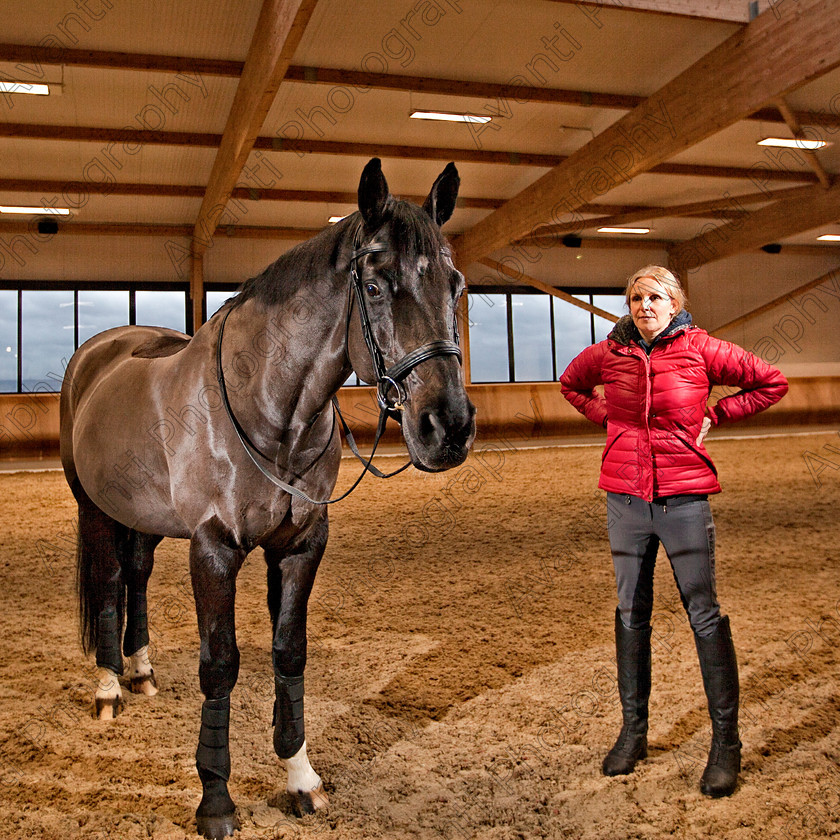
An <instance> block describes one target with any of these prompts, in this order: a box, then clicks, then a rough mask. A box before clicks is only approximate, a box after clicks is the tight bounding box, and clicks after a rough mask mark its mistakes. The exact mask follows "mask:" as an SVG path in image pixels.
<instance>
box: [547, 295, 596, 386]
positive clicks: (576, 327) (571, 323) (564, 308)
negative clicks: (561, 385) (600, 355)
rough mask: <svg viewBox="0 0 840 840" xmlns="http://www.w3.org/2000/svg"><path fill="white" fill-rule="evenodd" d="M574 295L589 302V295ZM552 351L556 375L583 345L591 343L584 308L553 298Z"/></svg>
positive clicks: (588, 320) (586, 314) (588, 319)
mask: <svg viewBox="0 0 840 840" xmlns="http://www.w3.org/2000/svg"><path fill="white" fill-rule="evenodd" d="M574 297H576V298H578V299H580V300H584V301H586V302H587V303H588V302H589V295H575V296H574ZM553 300H554V351H555V353H556V354H557V375H558V376H561V375H562V373H563V371H564V370H566V368H567V367H568V365H569V362H571V361H572V359H574V357H575V356H577V355H578V353H580V352H581V350H583V348H584V347H588V346H589V345H590V344H591V343H592V330H591V326H590V323H591V322H590V315H589V312H587V311H586V310H585V309H581V308H580V307H579V306H575V305H574V304H573V303H566V302H565V301H563V300H560V299H559V298H554V299H553Z"/></svg>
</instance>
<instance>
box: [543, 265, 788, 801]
mask: <svg viewBox="0 0 840 840" xmlns="http://www.w3.org/2000/svg"><path fill="white" fill-rule="evenodd" d="M626 300H627V306H628V308H629V310H630V314H629V315H625V316H624V317H623V318H621V319H620V320H619V321H618V323H617V324H616V325H615V328H614V329H613V330H612V332H611V333H610V335H609V337H608V338H607V339H606V340H605V341H601V342H599V343H598V344H595V345H593V346H592V347H587V348H586V350H584V351H583V352H582V353H581V354H580V355H579V356H578V357H577V358H575V359H574V360H573V361H572V363H571V364H570V365H569V367H568V368H567V369H566V371H565V372H564V373H563V375H562V377H561V378H560V382H561V384H562V390H563V395H564V396H565V397H566V399H567V400H569V402H571V403H572V405H573V406H574V407H575V408H576V409H577V410H578V411H580V412H581V413H582V414H584V415H585V416H586V417H587V418H588V419H590V420H592V422H594V423H598V424H599V425H602V426H605V427H606V428H607V443H606V447H605V449H604V454H603V456H602V465H601V478H600V481H599V483H598V486H599V487H601V488H602V489H603V490H606V491H607V512H608V517H607V519H608V529H609V536H610V549H611V551H612V556H613V563H614V566H615V577H616V584H617V587H618V601H619V606H618V608H617V609H616V613H615V644H616V659H617V664H618V689H619V696H620V698H621V706H622V713H623V720H624V724H623V726H622V728H621V733H620V734H619V736H618V740H617V741H616V743H615V745H614V746H613V748H612V749H611V750H610V752H609V753H608V755H607V757H606V758H605V759H604V762H603V772H604V773H605V774H606V775H607V776H617V775H623V774H626V773H631V772H632V771H633V768H634V767H635V764H636V762H637V761H638V760H639V759H642V758H645V757H646V756H647V729H648V698H649V696H650V666H651V656H650V636H651V628H650V619H651V612H652V609H653V571H654V564H655V562H656V554H657V550H658V548H659V544H660V542H661V543H662V544H663V545H664V546H665V551H666V552H667V554H668V559H669V560H670V562H671V567H672V569H673V571H674V578H675V580H676V581H677V585H678V587H679V591H680V596H681V598H682V602H683V606H684V607H685V609H686V612H687V613H688V617H689V621H690V623H691V628H692V630H693V631H694V638H695V643H696V647H697V655H698V656H699V658H700V670H701V672H702V675H703V685H704V688H705V690H706V698H707V700H708V704H709V715H710V717H711V719H712V746H711V751H710V753H709V760H708V763H707V765H706V769H705V771H704V773H703V777H702V779H701V783H700V789H701V790H702V792H703V793H704V794H706V795H707V796H713V797H719V796H729V795H730V794H731V793H732V792H733V791H734V790H735V786H736V784H737V780H738V773H739V772H740V770H741V742H740V740H739V738H738V666H737V663H736V660H735V649H734V647H733V645H732V637H731V635H730V630H729V619H728V617H724V616H721V614H720V606H719V604H718V600H717V595H716V592H715V553H714V549H715V528H714V523H713V521H712V514H711V510H710V508H709V502H708V496H709V495H710V494H712V493H719V492H720V485H719V484H718V480H717V472H716V470H715V467H714V464H713V463H712V460H711V458H710V457H709V454H708V452H707V451H706V448H705V447H704V445H703V439H704V438H705V436H706V433H707V432H708V430H709V428H711V426H717V425H718V424H719V423H722V422H733V421H735V420H741V419H742V418H744V417H749V416H750V415H751V414H755V413H756V412H758V411H762V410H764V409H765V408H767V407H768V406H771V405H773V403H775V402H777V401H778V400H780V399H781V398H782V397H783V396H784V395H785V393H786V392H787V381H786V380H785V378H784V377H783V376H782V374H781V373H780V372H779V371H778V370H777V369H776V368H774V367H771V366H770V365H768V364H766V363H765V362H763V361H762V360H761V359H759V358H758V357H756V356H753V355H752V354H751V353H748V352H747V351H746V350H742V349H741V348H740V347H738V346H736V345H734V344H730V343H729V342H726V341H721V340H720V339H717V338H713V337H712V336H710V335H709V334H708V333H707V332H706V331H705V330H702V329H699V328H698V327H695V326H693V325H692V323H691V316H690V315H689V314H688V312H686V309H685V307H686V299H685V293H684V292H683V289H682V286H681V285H680V283H679V281H678V280H677V279H676V277H674V275H673V274H672V273H671V272H670V271H668V269H666V268H662V267H661V266H653V265H650V266H645V267H644V268H642V269H640V270H639V271H637V272H636V273H635V274H633V275H632V276H631V277H630V279H629V280H628V282H627V289H626ZM596 385H603V386H604V396H603V397H602V396H600V395H599V394H598V393H597V392H596V391H595V386H596ZM713 385H730V386H737V387H739V388H741V390H740V391H738V393H735V394H732V395H731V396H727V397H724V398H723V399H721V400H719V401H718V402H717V404H716V405H715V406H713V407H711V408H710V407H707V405H706V401H707V399H708V397H709V392H710V390H711V388H712V386H713Z"/></svg>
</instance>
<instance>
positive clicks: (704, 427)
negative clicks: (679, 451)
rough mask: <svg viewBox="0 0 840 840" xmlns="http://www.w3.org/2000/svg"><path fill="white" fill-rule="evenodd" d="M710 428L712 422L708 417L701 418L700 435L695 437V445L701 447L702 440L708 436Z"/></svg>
mask: <svg viewBox="0 0 840 840" xmlns="http://www.w3.org/2000/svg"><path fill="white" fill-rule="evenodd" d="M711 428H712V421H711V420H710V419H709V418H708V417H704V418H703V422H702V424H701V425H700V434H699V435H697V445H698V446H702V445H703V440H704V439H705V437H706V435H707V434H709V429H711Z"/></svg>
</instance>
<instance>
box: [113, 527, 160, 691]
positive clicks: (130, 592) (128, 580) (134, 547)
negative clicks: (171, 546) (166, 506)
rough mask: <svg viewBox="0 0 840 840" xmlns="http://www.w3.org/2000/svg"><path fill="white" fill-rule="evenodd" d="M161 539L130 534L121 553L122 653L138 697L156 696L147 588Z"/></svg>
mask: <svg viewBox="0 0 840 840" xmlns="http://www.w3.org/2000/svg"><path fill="white" fill-rule="evenodd" d="M161 539H162V537H159V536H156V535H153V534H143V533H140V532H139V531H130V532H129V537H128V542H127V545H126V546H125V548H124V550H123V551H122V552H120V555H121V556H120V560H121V566H122V573H123V580H124V581H125V585H126V613H127V616H126V624H125V634H124V636H123V653H124V654H125V655H126V656H127V657H128V660H129V670H128V676H129V687H130V688H131V691H132V692H133V693H135V694H145V695H146V696H147V697H153V696H154V695H155V694H157V692H158V689H157V681H156V680H155V672H154V669H153V668H152V663H151V660H150V658H149V621H148V607H147V603H146V587H147V585H148V582H149V576H150V575H151V573H152V567H153V565H154V559H155V555H154V552H155V548H156V547H157V545H158V543H160V541H161Z"/></svg>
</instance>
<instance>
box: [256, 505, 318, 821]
mask: <svg viewBox="0 0 840 840" xmlns="http://www.w3.org/2000/svg"><path fill="white" fill-rule="evenodd" d="M327 535H328V525H327V514H326V511H324V512H323V514H322V516H321V518H320V519H319V521H318V522H317V523H316V524H315V525H314V526H313V528H312V530H311V532H310V533H309V535H308V536H307V538H306V540H305V542H304V543H303V544H302V545H301V546H300V547H299V548H298V549H297V550H296V551H295V553H293V554H285V553H284V552H282V551H280V550H275V549H272V548H270V547H267V548H266V549H265V558H266V563H267V564H268V607H269V610H270V611H271V619H272V626H273V628H274V641H273V645H272V659H273V662H274V692H275V701H274V751H275V752H276V753H277V755H278V756H279V757H280V758H281V759H283V761H284V764H285V765H286V771H287V773H288V781H287V783H286V790H287V792H288V793H289V794H290V795H291V796H292V799H293V800H294V802H295V806H296V808H297V809H298V810H299V811H300V812H301V813H304V814H311V813H314V812H315V811H318V810H323V809H325V808H326V807H327V806H328V804H329V799H328V798H327V794H326V792H325V791H324V786H323V783H322V782H321V777H320V776H319V775H318V774H317V773H316V772H315V771H314V770H313V769H312V766H311V765H310V763H309V759H308V758H307V755H306V735H305V729H304V719H303V693H304V692H303V672H304V668H305V667H306V607H307V602H308V600H309V595H310V593H311V592H312V584H313V583H314V581H315V573H316V572H317V570H318V564H319V563H320V562H321V557H322V556H323V554H324V549H325V548H326V545H327Z"/></svg>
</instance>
